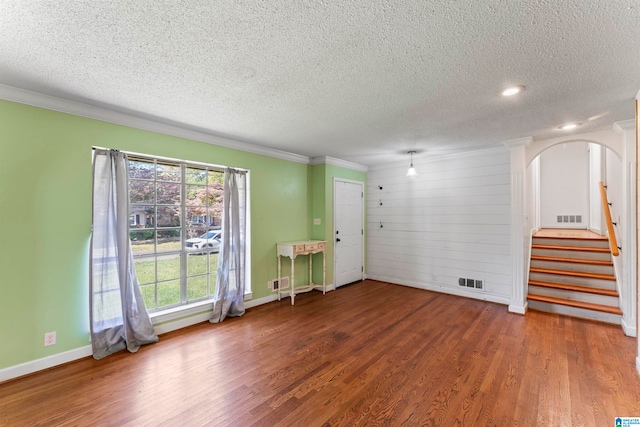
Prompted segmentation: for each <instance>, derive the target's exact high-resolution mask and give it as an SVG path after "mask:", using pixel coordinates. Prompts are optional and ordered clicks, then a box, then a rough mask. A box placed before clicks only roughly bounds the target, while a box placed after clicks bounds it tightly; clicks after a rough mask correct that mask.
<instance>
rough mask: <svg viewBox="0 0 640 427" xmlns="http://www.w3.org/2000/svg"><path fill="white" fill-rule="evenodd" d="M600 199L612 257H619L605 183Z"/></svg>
mask: <svg viewBox="0 0 640 427" xmlns="http://www.w3.org/2000/svg"><path fill="white" fill-rule="evenodd" d="M600 198H601V199H602V209H603V210H604V218H605V220H606V222H607V234H609V246H611V255H613V256H618V255H620V252H619V251H618V240H617V239H616V231H615V229H614V228H613V221H612V220H611V210H610V209H609V200H607V190H605V186H604V183H603V182H602V181H600Z"/></svg>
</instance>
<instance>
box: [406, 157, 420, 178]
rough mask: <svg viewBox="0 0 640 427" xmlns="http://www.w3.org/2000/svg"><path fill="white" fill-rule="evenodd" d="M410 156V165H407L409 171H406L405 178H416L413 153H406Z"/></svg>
mask: <svg viewBox="0 0 640 427" xmlns="http://www.w3.org/2000/svg"><path fill="white" fill-rule="evenodd" d="M408 153H409V154H411V164H410V165H409V170H408V171H407V176H418V172H416V168H414V167H413V155H414V154H415V151H408Z"/></svg>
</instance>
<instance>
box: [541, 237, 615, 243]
mask: <svg viewBox="0 0 640 427" xmlns="http://www.w3.org/2000/svg"><path fill="white" fill-rule="evenodd" d="M531 237H533V238H534V239H555V240H593V241H594V242H602V241H608V240H609V239H608V238H607V237H604V236H603V237H570V236H531Z"/></svg>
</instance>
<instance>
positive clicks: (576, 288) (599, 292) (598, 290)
mask: <svg viewBox="0 0 640 427" xmlns="http://www.w3.org/2000/svg"><path fill="white" fill-rule="evenodd" d="M529 285H533V286H542V287H545V288H553V289H563V290H566V291H574V292H585V293H590V294H597V295H605V296H610V297H619V296H620V295H618V292H617V291H615V290H613V289H602V288H592V287H591V286H580V285H571V284H568V283H556V282H545V281H543V280H529Z"/></svg>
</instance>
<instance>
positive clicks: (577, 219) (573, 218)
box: [556, 215, 582, 224]
mask: <svg viewBox="0 0 640 427" xmlns="http://www.w3.org/2000/svg"><path fill="white" fill-rule="evenodd" d="M556 222H557V223H559V224H560V223H561V224H581V223H582V215H557V216H556Z"/></svg>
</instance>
